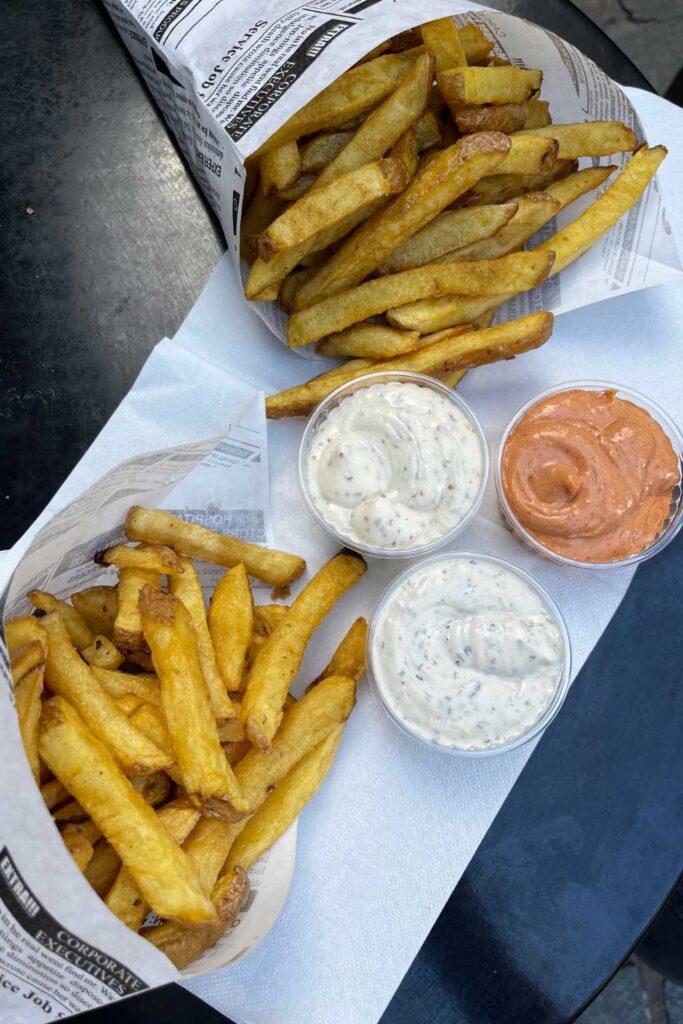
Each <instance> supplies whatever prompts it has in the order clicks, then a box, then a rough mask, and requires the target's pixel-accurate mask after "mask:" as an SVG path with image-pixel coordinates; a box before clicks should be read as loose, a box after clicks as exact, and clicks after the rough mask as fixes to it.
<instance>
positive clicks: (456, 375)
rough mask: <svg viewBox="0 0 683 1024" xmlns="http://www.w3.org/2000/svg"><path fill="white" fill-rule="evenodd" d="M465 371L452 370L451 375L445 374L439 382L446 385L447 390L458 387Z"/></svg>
mask: <svg viewBox="0 0 683 1024" xmlns="http://www.w3.org/2000/svg"><path fill="white" fill-rule="evenodd" d="M466 373H467V370H454V371H453V373H447V374H446V375H445V377H442V378H441V380H442V381H443V383H444V384H447V385H448V387H449V388H455V387H457V386H458V384H459V383H460V381H461V380H462V379H463V377H464V376H465V374H466Z"/></svg>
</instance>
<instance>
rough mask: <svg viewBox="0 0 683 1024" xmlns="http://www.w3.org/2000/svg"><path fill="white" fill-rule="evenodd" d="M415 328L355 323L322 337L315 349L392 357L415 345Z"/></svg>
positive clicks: (336, 353) (326, 352) (328, 353)
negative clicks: (398, 329) (412, 329)
mask: <svg viewBox="0 0 683 1024" xmlns="http://www.w3.org/2000/svg"><path fill="white" fill-rule="evenodd" d="M419 339H420V335H419V333H418V332H417V331H397V330H396V329H395V328H394V327H385V326H384V325H383V324H354V326H353V327H347V328H346V330H345V331H340V332H339V333H338V334H330V336H329V337H328V338H325V340H324V341H321V342H320V343H319V345H318V347H317V351H318V352H319V353H320V354H321V355H323V356H360V357H362V358H365V359H391V358H392V357H393V356H398V355H401V353H402V352H412V351H413V349H415V348H417V346H418V343H419Z"/></svg>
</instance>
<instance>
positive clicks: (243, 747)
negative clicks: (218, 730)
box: [221, 740, 251, 766]
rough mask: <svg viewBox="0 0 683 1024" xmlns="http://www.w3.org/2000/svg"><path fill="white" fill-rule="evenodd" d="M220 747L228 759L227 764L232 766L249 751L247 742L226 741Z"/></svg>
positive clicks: (249, 744) (249, 747)
mask: <svg viewBox="0 0 683 1024" xmlns="http://www.w3.org/2000/svg"><path fill="white" fill-rule="evenodd" d="M221 746H222V747H223V752H224V753H225V756H226V757H227V759H228V764H231V765H233V766H234V765H236V764H237V763H238V762H239V761H241V760H242V758H243V757H244V755H245V754H246V753H247V751H249V750H251V743H250V742H249V740H228V742H227V743H221Z"/></svg>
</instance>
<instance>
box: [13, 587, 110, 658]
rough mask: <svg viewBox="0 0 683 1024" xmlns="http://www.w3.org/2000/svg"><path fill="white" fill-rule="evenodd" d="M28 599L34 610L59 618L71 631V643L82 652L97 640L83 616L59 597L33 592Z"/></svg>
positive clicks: (42, 592)
mask: <svg viewBox="0 0 683 1024" xmlns="http://www.w3.org/2000/svg"><path fill="white" fill-rule="evenodd" d="M28 599H29V601H30V602H31V604H32V605H33V607H34V608H37V609H38V610H39V611H41V612H44V613H45V614H46V615H48V614H53V615H58V616H59V618H60V619H61V620H62V622H63V623H64V625H65V626H66V628H67V630H68V631H69V636H70V637H71V642H72V643H73V645H74V647H75V648H77V650H79V651H80V650H82V649H83V648H84V647H88V646H89V645H90V644H91V643H92V642H93V640H94V639H95V635H94V633H92V631H91V630H90V629H89V628H88V626H87V624H86V622H85V619H84V618H83V616H82V615H81V614H80V613H79V612H78V611H76V609H75V608H73V607H72V606H71V605H70V604H67V602H66V601H61V600H60V599H59V598H58V597H54V596H53V595H52V594H47V593H45V591H43V590H32V591H31V593H30V594H29V595H28Z"/></svg>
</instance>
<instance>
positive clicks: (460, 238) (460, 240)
mask: <svg viewBox="0 0 683 1024" xmlns="http://www.w3.org/2000/svg"><path fill="white" fill-rule="evenodd" d="M516 212H517V204H516V203H500V204H498V205H496V206H472V207H470V206H467V207H463V208H462V209H458V210H444V212H443V213H440V214H439V215H438V217H435V218H434V220H432V221H430V222H429V224H427V225H425V227H423V228H422V229H421V230H420V231H417V232H416V233H415V234H414V235H412V236H411V237H410V238H409V239H407V241H405V242H404V243H403V245H400V246H399V247H398V249H396V251H395V252H393V253H392V254H391V256H390V257H389V259H388V260H386V262H384V263H383V264H382V265H381V267H380V268H379V270H380V272H381V273H383V274H396V273H399V272H400V271H401V270H412V269H413V267H421V266H423V265H424V264H425V263H432V262H434V260H436V259H438V257H439V256H443V254H444V253H447V252H452V251H453V250H454V249H460V248H462V247H463V246H465V245H469V244H470V243H471V242H476V241H478V240H479V239H480V238H488V237H489V236H490V235H495V234H496V232H497V231H500V229H501V228H502V227H503V226H504V225H505V224H507V223H508V221H509V220H510V219H511V217H514V215H515V214H516Z"/></svg>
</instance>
